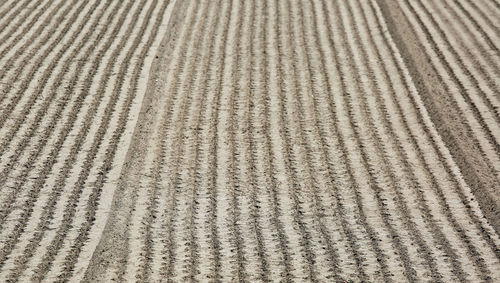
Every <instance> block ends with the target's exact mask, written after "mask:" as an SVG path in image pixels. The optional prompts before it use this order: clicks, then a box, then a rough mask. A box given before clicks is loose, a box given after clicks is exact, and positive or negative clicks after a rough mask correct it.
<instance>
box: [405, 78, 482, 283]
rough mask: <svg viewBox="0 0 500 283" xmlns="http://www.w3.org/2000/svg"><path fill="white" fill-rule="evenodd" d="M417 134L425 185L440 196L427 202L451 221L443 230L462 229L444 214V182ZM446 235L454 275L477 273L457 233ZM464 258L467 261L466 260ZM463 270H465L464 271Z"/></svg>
mask: <svg viewBox="0 0 500 283" xmlns="http://www.w3.org/2000/svg"><path fill="white" fill-rule="evenodd" d="M405 88H406V89H409V88H408V86H405ZM412 103H413V104H415V105H418V103H415V101H412ZM410 117H411V116H410ZM421 124H423V123H421ZM431 129H432V126H431ZM412 130H414V129H412ZM423 135H424V136H425V135H428V132H427V133H425V132H424V134H423ZM415 136H416V137H417V142H414V143H416V146H417V148H419V151H420V152H421V154H418V155H417V156H418V158H419V159H420V160H421V162H422V163H423V164H424V167H425V171H426V174H427V176H428V180H429V181H430V184H427V185H426V186H425V187H431V188H432V189H433V192H434V194H435V197H436V198H438V202H437V203H436V201H435V199H434V198H428V199H427V202H429V203H430V205H429V208H430V210H431V214H434V217H435V218H437V219H439V218H441V219H443V217H446V218H444V219H445V221H449V222H445V223H446V226H443V227H442V228H441V229H442V230H443V232H445V231H446V230H448V231H450V230H449V229H454V230H455V231H454V232H456V231H461V230H460V228H459V229H458V230H457V226H456V222H455V219H453V218H452V217H451V215H450V214H449V213H447V214H446V213H445V214H446V215H443V212H446V211H448V210H449V209H450V208H449V206H448V204H447V203H446V200H444V199H443V198H442V194H441V192H440V190H441V188H440V186H441V185H442V184H439V182H438V181H437V180H436V176H435V175H434V173H433V172H435V171H436V170H437V169H436V167H435V166H434V164H435V163H434V162H430V163H429V161H428V159H430V158H431V157H430V156H432V155H430V154H429V153H428V150H422V148H424V149H425V148H426V147H427V146H425V144H426V143H428V142H427V141H424V142H422V141H418V140H419V139H420V137H421V136H422V134H417V135H415ZM412 139H413V138H412ZM431 139H432V137H431ZM419 143H421V144H422V145H419ZM431 192H432V191H431ZM437 207H442V208H443V210H441V211H439V210H437V211H436V208H437ZM426 210H427V208H426ZM434 211H436V212H434ZM426 213H427V212H426ZM450 223H451V224H450ZM449 225H451V226H452V227H450V226H449ZM451 231H453V230H451ZM443 232H441V231H439V230H436V231H435V232H434V233H435V235H439V237H441V235H443ZM445 233H446V232H445ZM444 235H446V236H447V238H449V239H450V241H449V243H451V245H452V246H453V247H450V246H448V244H447V246H445V251H446V253H447V256H448V257H450V258H451V259H452V261H451V262H452V266H453V269H454V274H453V275H454V276H457V277H458V278H465V277H467V276H469V275H471V276H474V275H475V274H474V273H473V270H470V268H469V267H470V266H471V262H468V260H469V259H468V258H467V256H465V255H464V252H463V251H464V248H465V247H463V246H461V244H460V243H459V241H460V240H458V239H459V238H457V235H456V234H454V233H453V232H451V233H450V232H448V233H447V234H444ZM445 239H446V238H445ZM457 241H458V245H459V247H458V248H456V245H457ZM456 252H458V254H456ZM464 260H465V261H467V262H464ZM462 270H463V271H464V272H462ZM467 272H468V273H469V275H468V274H467ZM471 273H472V274H471ZM460 276H462V277H460ZM473 278H476V277H473ZM469 279H470V278H469ZM461 280H464V279H461Z"/></svg>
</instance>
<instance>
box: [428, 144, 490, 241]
mask: <svg viewBox="0 0 500 283" xmlns="http://www.w3.org/2000/svg"><path fill="white" fill-rule="evenodd" d="M436 151H437V152H438V156H439V157H440V159H441V160H444V159H445V158H444V157H443V156H442V155H441V154H440V153H439V150H437V149H436ZM444 167H445V168H447V167H446V166H444ZM447 170H448V172H447V173H448V174H451V172H450V171H449V169H447ZM426 171H428V172H429V174H431V172H432V171H431V170H430V169H426ZM431 176H432V175H431ZM432 179H433V183H435V185H434V187H435V188H438V187H439V185H437V183H436V182H437V180H436V178H435V177H432ZM437 195H438V196H439V197H440V199H441V200H440V202H441V204H440V205H441V206H442V207H443V209H444V211H446V213H445V214H446V216H447V218H448V219H449V221H450V222H451V223H452V224H453V226H454V227H455V228H454V229H456V231H457V232H460V233H461V234H462V238H463V237H464V234H463V230H462V229H461V228H457V226H456V225H457V224H456V220H454V219H453V218H452V216H451V214H450V212H449V209H450V208H449V206H448V204H446V200H445V198H444V194H443V192H441V191H438V192H437ZM469 208H470V206H469ZM473 219H474V218H473ZM476 223H477V224H478V222H476ZM479 225H481V224H479ZM479 231H482V234H483V235H485V234H486V235H487V233H486V231H485V229H484V228H481V229H479ZM486 238H489V235H488V236H486ZM488 241H489V240H488ZM466 243H469V242H468V241H467V240H466ZM468 245H469V248H470V244H468Z"/></svg>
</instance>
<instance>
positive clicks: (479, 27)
mask: <svg viewBox="0 0 500 283" xmlns="http://www.w3.org/2000/svg"><path fill="white" fill-rule="evenodd" d="M483 2H484V1H483ZM453 3H454V4H455V5H451V6H454V7H457V8H459V9H460V11H461V12H462V13H463V14H465V15H466V18H467V19H468V20H469V22H470V24H472V25H473V26H474V27H475V30H476V32H478V33H479V34H480V35H481V37H482V39H483V40H484V41H486V42H487V44H488V47H489V48H490V50H491V51H496V52H497V54H498V52H499V46H498V40H500V37H499V35H498V34H499V33H500V26H498V24H499V23H500V21H499V20H498V17H497V16H494V17H493V19H491V18H490V17H488V15H487V14H486V13H484V12H483V11H482V10H481V9H480V8H479V7H483V9H484V8H486V9H487V10H488V8H487V7H488V4H487V3H481V4H480V5H477V3H476V2H475V1H462V0H454V1H453ZM493 21H496V23H493Z"/></svg>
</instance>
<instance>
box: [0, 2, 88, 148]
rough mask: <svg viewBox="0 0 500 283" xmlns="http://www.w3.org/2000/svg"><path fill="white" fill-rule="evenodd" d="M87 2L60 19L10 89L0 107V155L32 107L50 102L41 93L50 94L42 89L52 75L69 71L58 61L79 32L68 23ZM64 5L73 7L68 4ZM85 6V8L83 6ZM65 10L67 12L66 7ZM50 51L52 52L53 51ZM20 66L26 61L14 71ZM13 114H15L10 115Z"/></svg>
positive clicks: (59, 77) (20, 69)
mask: <svg viewBox="0 0 500 283" xmlns="http://www.w3.org/2000/svg"><path fill="white" fill-rule="evenodd" d="M87 3H88V1H84V2H82V3H81V5H80V6H77V9H76V11H73V13H72V16H71V17H67V18H68V21H67V22H60V25H58V27H62V30H61V31H60V32H59V35H58V37H57V38H56V39H55V40H54V41H53V42H51V45H50V46H48V47H47V48H46V49H45V50H44V52H42V55H41V57H38V58H37V60H36V62H35V64H34V66H32V68H31V69H29V70H28V73H27V74H26V75H27V76H26V78H25V79H24V80H20V81H22V82H21V84H20V86H19V88H14V89H12V90H13V92H11V94H12V96H13V97H10V98H11V99H10V102H8V104H7V105H6V106H5V108H4V109H2V110H3V111H2V114H1V115H0V124H1V126H0V131H1V133H2V134H3V136H4V138H3V139H2V141H1V143H0V153H2V154H3V153H4V152H5V150H6V148H7V146H8V145H9V144H10V142H11V141H12V138H13V137H14V135H15V134H16V133H17V131H18V130H19V128H21V127H22V126H23V125H24V126H26V124H27V123H26V124H24V122H25V121H26V120H27V119H28V121H29V119H30V118H31V115H33V114H34V113H37V112H36V108H38V107H41V106H40V105H44V104H47V103H49V102H50V101H51V99H45V95H51V94H53V93H50V92H49V94H47V93H45V92H43V91H44V89H45V87H46V86H47V84H48V83H49V82H50V81H51V80H52V79H54V77H53V75H55V74H57V75H59V76H58V77H57V79H55V80H56V81H58V80H59V81H60V80H61V74H65V73H66V72H68V71H69V70H65V69H62V66H63V65H59V62H60V60H61V59H62V58H63V57H64V55H66V54H67V52H68V51H69V50H71V49H72V48H71V46H72V44H73V43H74V41H75V40H76V39H77V38H78V36H79V35H80V33H79V32H80V31H79V30H75V28H76V27H79V26H76V27H75V25H72V24H73V23H74V22H71V21H70V20H71V19H72V20H76V19H77V18H78V17H79V16H81V15H82V12H83V11H84V9H85V8H86V4H87ZM68 8H73V7H72V6H71V5H69V7H68ZM87 8H89V7H88V6H87ZM66 12H69V10H68V11H66ZM70 31H71V32H70ZM54 33H55V32H54ZM55 34H57V33H55ZM68 36H69V40H68V41H67V42H65V44H60V43H61V41H63V40H65V39H66V38H67V37H68ZM47 38H48V37H47ZM73 50H74V48H73ZM53 52H54V53H55V54H53ZM49 55H53V56H54V57H52V60H50V61H45V59H47V58H48V56H49ZM23 62H24V61H23ZM24 65H26V64H22V66H20V67H19V68H18V69H17V71H19V72H21V71H22V70H23V69H24V67H23V66H24ZM20 75H21V74H20V73H18V74H17V76H15V77H13V79H15V78H17V79H18V80H19V78H18V76H20ZM12 85H13V84H8V89H7V92H9V91H10V88H11V87H12ZM25 93H30V94H31V95H23V94H25ZM42 94H43V95H42ZM13 113H15V114H16V115H12V114H13Z"/></svg>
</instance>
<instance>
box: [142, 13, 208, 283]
mask: <svg viewBox="0 0 500 283" xmlns="http://www.w3.org/2000/svg"><path fill="white" fill-rule="evenodd" d="M215 6H216V5H208V4H207V5H204V6H203V8H202V9H200V10H199V11H198V12H199V13H200V12H201V14H198V15H197V17H201V18H200V20H199V21H197V22H196V25H194V30H195V31H196V32H194V33H193V38H192V40H191V41H190V45H189V47H188V48H187V54H186V62H185V63H184V66H183V71H182V72H181V73H180V76H179V77H178V79H177V81H176V83H175V85H174V87H173V88H172V91H171V92H172V93H176V94H175V95H178V96H179V98H180V99H178V100H177V101H175V103H174V104H173V105H172V116H171V119H170V121H166V122H165V125H166V127H167V130H166V131H165V134H164V136H163V137H160V138H161V139H162V149H163V150H164V152H165V153H164V155H165V156H164V158H163V159H161V160H159V166H158V167H157V168H155V170H158V171H159V173H154V174H158V176H159V178H158V180H155V182H156V184H155V185H156V186H158V187H159V188H160V190H162V191H165V192H166V193H167V194H168V195H169V196H168V198H167V197H166V195H165V194H164V193H161V194H159V198H160V200H159V201H160V202H161V201H162V199H164V198H166V199H167V200H168V202H166V206H165V207H162V206H161V205H159V206H158V209H159V210H160V211H162V214H163V215H165V216H166V217H164V219H165V220H163V219H162V220H161V221H159V223H160V225H159V226H158V227H160V228H161V230H164V231H166V235H165V239H167V241H168V242H167V245H165V246H164V247H163V248H162V249H160V252H155V251H154V249H151V252H152V254H153V255H154V254H161V255H165V254H166V255H169V258H168V263H167V264H164V263H165V262H162V261H161V260H160V263H157V264H156V265H157V266H159V267H160V269H159V270H160V272H163V271H166V273H165V274H166V276H167V277H168V278H172V279H173V280H174V281H182V280H183V278H185V277H187V276H188V273H189V271H188V270H187V269H186V268H185V267H186V262H187V261H188V258H189V252H188V251H189V249H188V247H187V246H188V245H189V241H188V234H189V231H188V226H185V225H184V223H183V220H184V217H185V216H186V215H185V211H186V210H187V209H188V203H187V199H188V192H189V189H188V188H187V187H186V185H187V183H188V182H189V178H190V176H189V174H187V173H188V171H189V168H191V160H192V158H193V156H192V155H190V154H188V152H189V151H188V147H189V145H190V138H191V135H190V133H191V130H192V129H193V125H192V122H193V120H192V119H191V117H193V116H194V115H195V114H194V113H198V112H199V109H195V108H194V106H196V105H197V103H198V101H199V99H200V98H201V96H200V93H199V92H194V86H195V85H196V83H197V78H198V74H200V73H203V71H205V70H201V69H200V68H201V67H202V64H200V61H201V60H203V56H204V53H203V50H202V49H203V48H202V47H201V46H205V44H206V43H207V42H206V40H210V39H209V35H210V34H209V32H208V30H207V28H209V27H211V26H212V25H210V24H209V23H210V22H209V20H211V19H213V18H214V14H213V13H215ZM176 75H178V74H176ZM157 232H158V230H153V233H155V234H156V233H157ZM155 234H153V238H152V239H155V238H156V237H155V236H154V235H155ZM153 241H154V240H153Z"/></svg>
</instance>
